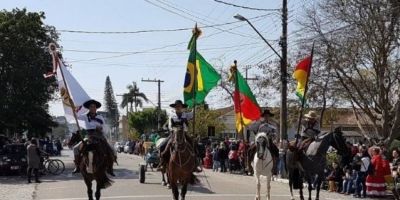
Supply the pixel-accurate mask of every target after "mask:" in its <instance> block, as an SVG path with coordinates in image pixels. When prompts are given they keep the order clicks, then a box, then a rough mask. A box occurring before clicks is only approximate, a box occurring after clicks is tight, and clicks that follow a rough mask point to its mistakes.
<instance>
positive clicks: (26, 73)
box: [0, 9, 58, 136]
mask: <svg viewBox="0 0 400 200" xmlns="http://www.w3.org/2000/svg"><path fill="white" fill-rule="evenodd" d="M44 19H45V15H44V13H42V12H41V13H36V12H28V11H27V10H26V9H22V10H20V9H14V10H12V11H6V10H3V11H0V133H4V132H8V133H11V134H12V133H15V132H17V133H18V132H19V133H20V132H22V131H23V130H28V131H29V133H30V134H32V135H34V136H39V135H44V134H45V133H46V132H49V131H51V129H50V127H52V126H56V125H57V124H56V123H55V122H53V121H52V118H51V116H50V115H49V114H48V103H47V102H48V101H50V100H51V99H52V98H53V96H52V94H53V93H54V90H55V88H56V81H55V78H49V79H44V78H43V74H44V73H46V72H47V71H49V70H50V69H51V66H52V63H51V56H50V54H49V53H48V50H47V47H48V44H49V43H50V42H55V41H57V39H58V36H57V34H56V32H55V28H54V27H51V26H48V25H45V24H44V23H43V20H44Z"/></svg>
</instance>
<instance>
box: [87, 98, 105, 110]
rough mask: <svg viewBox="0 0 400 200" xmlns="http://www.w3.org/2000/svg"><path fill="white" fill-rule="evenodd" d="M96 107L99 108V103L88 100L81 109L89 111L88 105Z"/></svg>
mask: <svg viewBox="0 0 400 200" xmlns="http://www.w3.org/2000/svg"><path fill="white" fill-rule="evenodd" d="M92 104H94V105H96V108H100V107H101V103H100V102H98V101H96V100H94V99H90V100H89V101H86V102H85V103H83V107H85V108H87V109H89V107H90V105H92Z"/></svg>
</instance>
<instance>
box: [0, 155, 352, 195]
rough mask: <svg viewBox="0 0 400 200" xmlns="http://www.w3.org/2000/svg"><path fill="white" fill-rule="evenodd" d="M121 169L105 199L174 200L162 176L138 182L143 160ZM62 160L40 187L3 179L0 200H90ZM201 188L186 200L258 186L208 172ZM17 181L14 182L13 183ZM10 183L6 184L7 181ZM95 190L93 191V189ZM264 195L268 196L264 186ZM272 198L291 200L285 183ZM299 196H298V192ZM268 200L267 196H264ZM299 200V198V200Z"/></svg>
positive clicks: (122, 162)
mask: <svg viewBox="0 0 400 200" xmlns="http://www.w3.org/2000/svg"><path fill="white" fill-rule="evenodd" d="M118 156H119V157H118V162H119V166H116V167H115V174H116V177H115V178H113V180H114V184H113V185H112V186H111V187H110V188H108V189H106V190H102V199H118V200H122V199H135V200H149V199H160V200H164V199H171V191H170V190H168V189H167V188H165V187H164V186H161V184H160V183H161V176H160V173H159V172H151V170H150V169H149V171H148V172H147V173H146V182H145V184H140V183H139V180H138V177H139V176H138V164H139V163H140V162H142V161H143V160H142V158H140V157H138V156H134V155H129V154H119V155H118ZM61 159H62V160H63V161H64V162H65V164H66V167H67V169H66V171H65V172H64V174H62V175H60V176H44V177H42V179H41V180H42V183H40V184H29V185H28V184H26V182H25V180H23V179H22V178H19V177H8V178H2V179H0V180H1V183H2V184H1V187H0V188H1V189H0V199H34V200H36V199H40V200H80V199H87V197H86V186H85V184H84V182H83V180H82V178H81V176H80V175H71V171H72V168H73V164H72V152H71V151H70V150H67V151H64V152H63V156H62V157H61ZM198 177H199V179H200V181H201V184H200V185H196V186H190V187H189V191H188V194H187V199H191V200H194V199H200V200H202V199H210V200H211V199H212V200H228V199H229V200H231V199H234V200H247V199H254V193H255V189H256V188H255V187H256V185H255V182H254V179H253V177H250V176H242V175H232V174H229V173H226V174H222V173H219V172H212V171H211V170H205V172H203V173H201V174H199V176H198ZM13 179H14V181H12V180H13ZM5 180H7V181H5ZM93 188H94V187H93ZM261 190H262V191H264V192H265V190H266V189H265V187H264V185H263V186H262V189H261ZM271 191H272V193H271V197H272V199H274V200H281V199H282V200H283V199H289V198H290V195H289V188H288V186H287V184H286V183H281V182H272V184H271ZM295 194H296V196H297V194H298V192H297V191H296V192H295ZM264 197H265V196H264ZM296 198H297V199H298V196H297V197H296ZM321 199H327V200H329V199H352V198H351V197H349V196H344V195H340V194H335V193H328V192H325V191H323V192H321Z"/></svg>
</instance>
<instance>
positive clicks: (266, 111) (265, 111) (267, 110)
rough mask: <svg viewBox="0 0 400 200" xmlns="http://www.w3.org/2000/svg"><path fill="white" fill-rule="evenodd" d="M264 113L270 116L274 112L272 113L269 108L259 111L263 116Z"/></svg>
mask: <svg viewBox="0 0 400 200" xmlns="http://www.w3.org/2000/svg"><path fill="white" fill-rule="evenodd" d="M265 115H268V116H270V117H273V116H274V115H275V114H274V113H272V112H271V111H270V110H269V109H265V110H264V111H263V112H262V113H261V116H265Z"/></svg>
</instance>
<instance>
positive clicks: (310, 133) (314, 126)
mask: <svg viewBox="0 0 400 200" xmlns="http://www.w3.org/2000/svg"><path fill="white" fill-rule="evenodd" d="M320 132H321V131H320V127H319V122H318V121H316V120H315V121H314V122H310V121H308V120H304V121H303V122H302V131H301V136H302V137H307V138H314V137H316V136H317V135H318V134H319V133H320Z"/></svg>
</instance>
